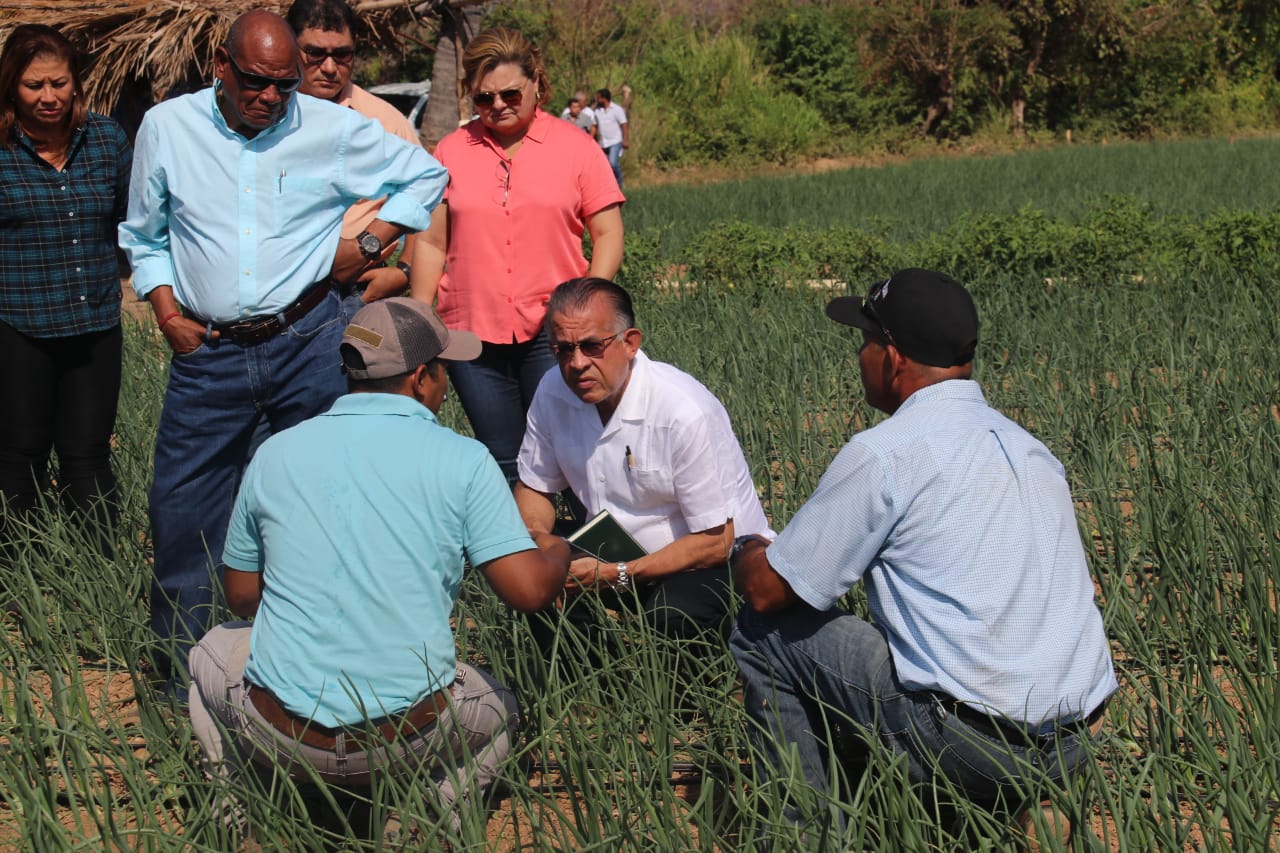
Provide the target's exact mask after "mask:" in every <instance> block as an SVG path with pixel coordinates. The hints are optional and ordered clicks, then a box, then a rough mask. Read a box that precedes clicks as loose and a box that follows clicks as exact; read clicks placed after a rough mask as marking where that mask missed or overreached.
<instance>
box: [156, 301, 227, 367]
mask: <svg viewBox="0 0 1280 853" xmlns="http://www.w3.org/2000/svg"><path fill="white" fill-rule="evenodd" d="M147 301H148V302H150V303H151V310H152V311H153V312H155V315H156V323H157V324H160V323H163V324H164V325H163V326H161V327H160V334H162V335H164V339H165V342H166V343H168V344H169V349H171V350H173V351H174V352H176V353H178V354H179V355H182V354H184V353H189V352H191V351H192V350H194V349H195V348H196V347H198V346H200V344H201V342H203V341H204V333H205V328H204V323H198V322H196V321H195V320H190V319H188V318H186V317H183V316H182V315H181V314H179V313H178V300H177V299H176V298H174V295H173V288H172V287H171V286H169V285H167V284H165V285H161V286H160V287H157V288H156V289H155V290H153V291H151V292H150V293H148V294H147ZM174 315H177V316H174ZM218 335H219V333H218V332H214V333H213V335H212V337H213V339H214V340H217V339H218Z"/></svg>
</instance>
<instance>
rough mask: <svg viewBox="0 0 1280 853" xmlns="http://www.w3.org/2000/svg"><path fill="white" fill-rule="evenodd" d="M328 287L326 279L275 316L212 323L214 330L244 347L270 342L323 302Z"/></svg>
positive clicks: (198, 319)
mask: <svg viewBox="0 0 1280 853" xmlns="http://www.w3.org/2000/svg"><path fill="white" fill-rule="evenodd" d="M329 288H330V284H329V280H328V279H325V280H324V281H321V282H318V283H316V284H313V285H311V287H309V288H308V289H307V290H306V291H304V292H303V294H302V295H301V296H299V297H298V298H297V299H295V300H294V301H293V302H291V303H290V304H289V305H287V306H285V309H284V310H283V311H281V312H280V313H278V314H262V315H259V316H256V317H246V318H245V319H243V320H237V321H235V322H234V323H214V324H213V330H214V331H215V332H217V333H218V335H219V336H220V337H222V338H226V339H227V340H229V341H232V342H233V343H237V344H242V345H244V346H253V345H254V344H260V343H262V342H263V341H269V340H271V339H272V338H274V337H275V336H276V335H279V334H282V333H283V332H284V330H285V329H287V328H289V327H290V326H292V325H293V324H294V323H296V322H298V321H299V320H301V319H302V318H303V317H305V316H307V315H308V314H310V313H311V311H312V309H314V308H315V307H316V306H318V305H319V304H320V303H321V302H323V301H324V298H325V297H326V296H328V295H329ZM192 319H193V320H197V321H199V322H201V323H207V322H208V321H207V320H204V319H202V318H200V317H196V316H192Z"/></svg>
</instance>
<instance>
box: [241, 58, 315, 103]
mask: <svg viewBox="0 0 1280 853" xmlns="http://www.w3.org/2000/svg"><path fill="white" fill-rule="evenodd" d="M227 62H230V63H231V70H232V71H234V72H235V73H236V79H237V80H239V81H240V85H241V87H242V88H245V89H248V90H249V91H250V92H265V91H266V90H267V89H268V88H270V87H272V86H275V87H276V91H277V92H279V93H280V94H281V95H291V94H293V93H294V92H296V91H298V87H299V86H301V85H302V78H301V77H264V76H262V75H261V74H250V73H249V72H248V71H244V70H242V69H241V68H240V66H239V65H236V59H235V57H234V56H232V55H231V52H230V51H228V52H227Z"/></svg>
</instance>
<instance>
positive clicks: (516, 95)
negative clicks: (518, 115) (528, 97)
mask: <svg viewBox="0 0 1280 853" xmlns="http://www.w3.org/2000/svg"><path fill="white" fill-rule="evenodd" d="M498 98H502V103H504V104H506V105H507V106H509V107H518V106H520V102H521V101H523V100H524V87H523V86H521V87H520V88H519V89H503V90H502V91H501V92H476V93H475V94H474V95H472V96H471V103H473V104H475V105H476V106H477V107H491V106H493V102H494V101H496V100H497V99H498Z"/></svg>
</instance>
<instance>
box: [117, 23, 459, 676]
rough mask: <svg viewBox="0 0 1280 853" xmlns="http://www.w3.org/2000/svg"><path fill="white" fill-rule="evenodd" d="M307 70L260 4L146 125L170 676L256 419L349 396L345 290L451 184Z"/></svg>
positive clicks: (145, 269) (141, 200)
mask: <svg viewBox="0 0 1280 853" xmlns="http://www.w3.org/2000/svg"><path fill="white" fill-rule="evenodd" d="M300 73H301V70H300V67H299V53H298V46H297V43H296V41H295V39H294V35H293V32H292V30H290V28H289V26H288V25H287V24H286V23H285V21H284V19H282V18H280V17H279V16H278V15H275V14H272V13H270V12H265V11H254V12H249V13H247V14H245V15H242V16H241V17H240V18H238V19H237V20H236V22H235V23H234V24H233V25H232V28H231V31H230V33H229V35H228V37H227V41H226V43H225V44H224V45H222V46H220V47H219V48H218V49H217V51H216V52H215V54H214V74H215V78H216V79H215V82H214V85H213V87H212V88H209V89H205V90H203V91H201V92H197V93H195V94H192V95H187V96H184V97H181V98H176V99H174V100H172V101H167V102H164V103H162V104H159V105H157V106H156V107H154V108H153V109H152V110H151V111H150V112H148V113H147V115H146V117H145V118H144V120H143V123H142V127H141V128H140V129H139V131H138V138H137V148H136V155H135V158H134V163H133V178H132V180H133V184H132V186H131V188H130V198H129V214H128V218H127V219H126V221H125V222H124V223H122V224H121V226H120V245H121V247H122V248H123V249H124V250H125V252H126V253H127V254H128V256H129V260H130V263H131V264H132V266H133V287H134V291H135V292H136V293H137V294H138V296H139V297H140V298H145V299H147V300H149V301H150V302H151V305H152V309H153V310H154V312H155V315H156V321H157V323H158V325H159V328H160V330H161V332H162V333H163V334H164V337H165V340H166V341H167V342H168V344H169V346H170V347H171V349H172V350H173V358H172V360H171V363H170V373H169V385H168V389H167V391H166V395H165V402H164V410H163V413H162V414H161V419H160V425H159V430H158V434H157V437H156V457H155V481H154V483H153V485H152V489H151V497H150V512H151V526H152V535H153V537H154V543H155V569H154V571H155V582H154V583H153V586H152V594H151V622H152V628H153V629H154V630H155V632H156V633H157V634H158V635H159V637H160V639H161V641H162V646H161V647H160V648H159V650H158V653H157V654H156V655H155V659H156V661H157V664H158V667H159V669H160V673H159V674H160V675H161V676H164V677H168V676H170V672H169V667H170V664H171V663H172V661H175V660H184V659H185V654H186V648H187V647H188V646H189V644H190V643H191V642H192V641H193V639H194V638H195V637H198V636H199V635H200V634H201V633H202V632H203V630H204V629H205V628H206V627H207V626H208V624H209V623H210V621H211V619H212V616H213V614H212V605H213V603H214V595H215V593H214V590H215V589H217V588H219V587H220V583H219V579H218V577H217V575H216V573H214V569H213V567H214V565H215V564H216V559H211V558H210V555H214V557H216V556H217V555H218V554H219V553H220V552H221V550H222V542H223V537H224V536H225V533H226V529H227V522H228V517H229V514H230V510H231V503H232V498H233V497H234V495H235V489H236V485H237V483H238V481H239V478H240V475H241V472H242V470H243V468H244V465H245V462H246V460H247V457H248V455H249V448H250V442H251V437H252V435H253V433H254V429H255V427H256V425H257V424H258V423H259V421H261V420H264V419H265V421H266V422H267V423H268V424H269V426H270V428H271V430H272V431H273V432H279V431H280V430H282V429H285V428H287V427H289V426H292V425H294V424H296V423H298V422H300V421H302V420H304V419H306V418H308V417H310V416H312V415H315V414H318V413H320V412H323V411H325V410H326V409H327V408H328V407H329V405H330V404H331V403H332V402H333V401H334V400H335V399H337V397H338V396H340V395H341V394H343V393H344V391H345V382H344V380H343V377H342V374H341V372H340V369H339V363H338V358H337V352H338V340H339V338H340V336H341V334H342V323H341V320H340V313H339V305H340V303H339V297H338V295H337V294H336V293H335V292H334V291H333V287H332V285H333V284H334V283H335V282H349V281H353V280H355V279H356V278H358V277H359V276H360V275H361V274H362V273H363V272H364V271H365V270H366V269H369V268H371V267H372V265H374V264H377V263H382V262H383V260H384V258H385V256H386V254H387V253H388V252H389V251H390V250H391V249H392V248H393V247H394V244H395V241H396V239H397V238H398V237H399V236H400V235H401V234H402V233H405V232H409V231H418V230H421V229H423V228H425V227H426V226H427V224H428V223H429V221H430V213H431V210H432V208H434V207H435V205H436V204H437V203H438V202H439V200H440V197H441V195H442V193H443V191H444V187H445V184H446V181H447V175H446V172H445V170H444V168H443V167H442V166H441V165H440V164H439V163H438V162H436V161H435V159H433V158H432V157H431V156H430V155H429V154H427V153H426V151H424V150H422V149H421V148H420V147H418V146H415V145H410V144H408V143H406V142H405V141H404V140H402V139H398V138H396V137H395V136H392V135H391V134H388V133H386V132H385V131H384V130H383V129H382V127H381V126H380V125H379V124H378V123H377V122H375V121H372V120H370V119H366V118H364V117H363V116H361V115H359V114H358V113H356V112H354V111H353V110H348V109H344V108H342V107H340V106H338V105H336V104H331V103H328V102H326V101H321V100H318V99H315V98H310V97H308V96H305V95H299V94H294V93H295V91H296V90H297V88H298V85H299V83H300ZM382 196H386V197H387V200H386V203H385V205H384V206H383V208H382V210H381V212H380V213H379V218H378V219H375V220H374V221H373V222H372V223H371V224H370V225H369V226H368V228H367V229H366V230H365V231H364V232H362V233H361V234H360V236H359V237H357V238H355V239H341V238H340V233H339V231H340V227H341V224H342V217H343V213H344V212H345V211H346V209H347V207H349V206H350V205H351V203H352V202H354V201H356V200H357V199H361V198H380V197H382ZM170 686H171V687H172V688H173V689H174V691H175V692H177V693H179V694H180V693H181V692H182V691H181V687H180V684H178V683H177V682H171V684H170Z"/></svg>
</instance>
